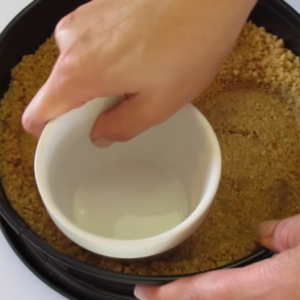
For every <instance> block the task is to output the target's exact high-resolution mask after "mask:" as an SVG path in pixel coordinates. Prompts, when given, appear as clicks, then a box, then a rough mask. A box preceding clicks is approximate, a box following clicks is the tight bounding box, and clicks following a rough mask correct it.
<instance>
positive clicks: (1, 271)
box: [0, 0, 300, 300]
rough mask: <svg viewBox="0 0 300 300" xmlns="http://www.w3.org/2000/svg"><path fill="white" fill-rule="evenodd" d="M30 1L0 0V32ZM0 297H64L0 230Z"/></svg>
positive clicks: (297, 1)
mask: <svg viewBox="0 0 300 300" xmlns="http://www.w3.org/2000/svg"><path fill="white" fill-rule="evenodd" d="M62 1H63V0H62ZM30 2H31V0H0V32H1V31H2V30H3V28H4V27H5V26H6V25H7V24H8V22H9V21H10V20H11V19H12V18H13V17H14V16H15V15H16V14H17V13H18V12H19V11H20V10H21V9H23V8H24V7H25V6H26V5H27V4H28V3H30ZM286 2H288V3H289V4H290V5H292V6H293V7H294V8H296V9H297V10H298V11H299V12H300V0H287V1H286ZM0 67H1V66H0ZM0 298H1V299H3V300H50V299H51V300H65V299H66V298H65V297H62V296H60V295H59V294H58V293H56V292H55V291H53V290H52V289H50V288H49V287H48V286H47V285H45V284H44V283H43V282H42V281H40V280H39V279H38V278H37V277H36V276H35V275H34V274H32V273H31V272H30V271H29V270H28V269H27V268H26V267H25V266H24V265H23V263H22V262H21V261H20V260H19V258H18V257H17V256H16V255H15V254H14V252H13V251H12V250H11V249H10V246H9V245H8V244H7V242H6V240H5V239H4V237H3V235H2V233H1V231H0Z"/></svg>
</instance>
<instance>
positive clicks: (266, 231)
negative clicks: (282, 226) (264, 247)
mask: <svg viewBox="0 0 300 300" xmlns="http://www.w3.org/2000/svg"><path fill="white" fill-rule="evenodd" d="M277 224H278V221H266V222H262V223H261V224H260V225H259V226H258V237H259V238H261V239H267V238H269V237H271V236H272V234H273V232H274V229H275V227H276V225H277Z"/></svg>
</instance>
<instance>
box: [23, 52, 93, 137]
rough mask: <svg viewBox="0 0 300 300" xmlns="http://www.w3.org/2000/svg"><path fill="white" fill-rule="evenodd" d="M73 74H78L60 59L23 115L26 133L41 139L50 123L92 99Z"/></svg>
mask: <svg viewBox="0 0 300 300" xmlns="http://www.w3.org/2000/svg"><path fill="white" fill-rule="evenodd" d="M72 74H77V72H71V70H69V69H66V68H65V66H63V64H62V63H61V62H60V58H59V59H58V61H57V63H56V64H55V66H54V68H53V71H52V73H51V75H50V76H49V78H48V80H47V81H46V83H45V84H44V85H43V86H42V88H41V89H40V90H39V91H38V93H37V94H36V96H35V97H34V98H33V99H32V101H31V102H30V104H29V105H28V107H27V108H26V110H25V111H24V113H23V116H22V125H23V127H24V129H25V130H26V131H28V132H29V133H31V134H32V135H34V136H35V137H39V136H40V135H41V133H42V131H43V129H44V127H45V126H46V124H47V123H48V121H50V120H51V119H53V118H56V117H58V116H60V115H62V114H64V113H66V112H68V111H70V110H72V109H75V108H77V107H79V106H81V105H83V104H84V103H86V102H87V101H89V100H90V99H91V98H92V97H89V96H88V94H87V93H85V90H84V89H81V88H80V87H81V86H82V85H81V84H78V82H77V81H78V78H77V77H75V76H76V75H72Z"/></svg>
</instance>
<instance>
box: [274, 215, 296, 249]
mask: <svg viewBox="0 0 300 300" xmlns="http://www.w3.org/2000/svg"><path fill="white" fill-rule="evenodd" d="M291 228H292V221H291V219H287V220H284V221H282V222H280V224H279V226H278V228H277V232H278V233H277V235H276V236H275V239H276V240H277V241H276V242H277V243H278V244H279V246H280V248H282V249H285V248H291V247H292V245H293V241H292V239H293V236H292V232H291Z"/></svg>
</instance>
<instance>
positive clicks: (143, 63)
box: [22, 0, 256, 146]
mask: <svg viewBox="0 0 300 300" xmlns="http://www.w3.org/2000/svg"><path fill="white" fill-rule="evenodd" d="M255 2H256V0H243V1H240V0H191V1H186V0H164V1H153V0H110V1H108V0H94V1H92V2H89V3H88V4H86V5H83V6H81V7H80V8H78V9H77V10H75V11H74V12H72V13H71V14H69V15H68V16H66V17H65V18H63V19H62V20H61V21H60V22H59V24H58V25H57V27H56V31H55V37H56V41H57V44H58V47H59V49H60V56H59V58H58V60H57V62H56V64H55V67H54V69H53V71H52V73H51V75H50V77H49V79H48V80H47V82H46V83H45V85H44V86H43V87H42V88H41V89H40V91H39V92H38V94H37V95H36V96H35V98H34V99H33V100H32V102H31V103H30V104H29V106H28V107H27V109H26V110H25V112H24V114H23V118H22V123H23V126H24V128H25V129H26V130H27V131H29V132H30V133H31V134H33V135H35V136H36V137H39V136H40V134H41V132H42V130H43V128H44V126H45V125H46V123H47V122H48V121H49V120H51V119H53V118H55V117H57V116H59V115H61V114H63V113H65V112H68V111H70V110H72V109H74V108H77V107H79V106H81V105H83V104H85V103H86V102H87V101H89V100H91V99H93V98H96V97H105V96H112V95H130V97H127V100H125V101H123V102H122V103H121V104H120V105H118V106H117V107H116V108H114V109H112V110H111V111H109V112H107V113H105V114H104V115H103V116H101V118H99V120H98V121H97V122H96V124H95V126H94V128H93V130H92V133H91V138H92V140H93V141H94V142H95V143H96V144H98V145H99V146H101V145H102V146H103V145H105V144H108V143H110V142H113V141H127V140H129V139H131V138H133V137H134V136H136V135H138V134H140V133H141V132H143V131H145V130H147V129H148V128H150V127H152V126H154V125H156V124H159V123H161V122H163V121H165V120H166V119H167V118H169V117H170V116H171V115H172V114H174V113H175V112H176V111H178V110H179V109H180V108H181V107H182V106H184V105H185V104H186V103H187V102H189V101H191V100H193V99H194V98H195V97H197V96H198V95H199V94H200V93H201V92H202V91H203V90H204V89H205V88H206V87H207V86H208V85H209V84H210V82H211V81H212V79H213V78H214V76H215V75H216V73H217V72H218V70H219V68H220V67H221V65H222V63H223V62H224V61H225V59H226V58H227V56H228V55H229V53H230V51H231V49H232V47H233V45H234V43H235V41H236V39H237V37H238V35H239V33H240V31H241V29H242V27H243V25H244V22H245V21H246V19H247V17H248V14H249V13H250V11H251V9H252V8H253V6H254V4H255Z"/></svg>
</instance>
